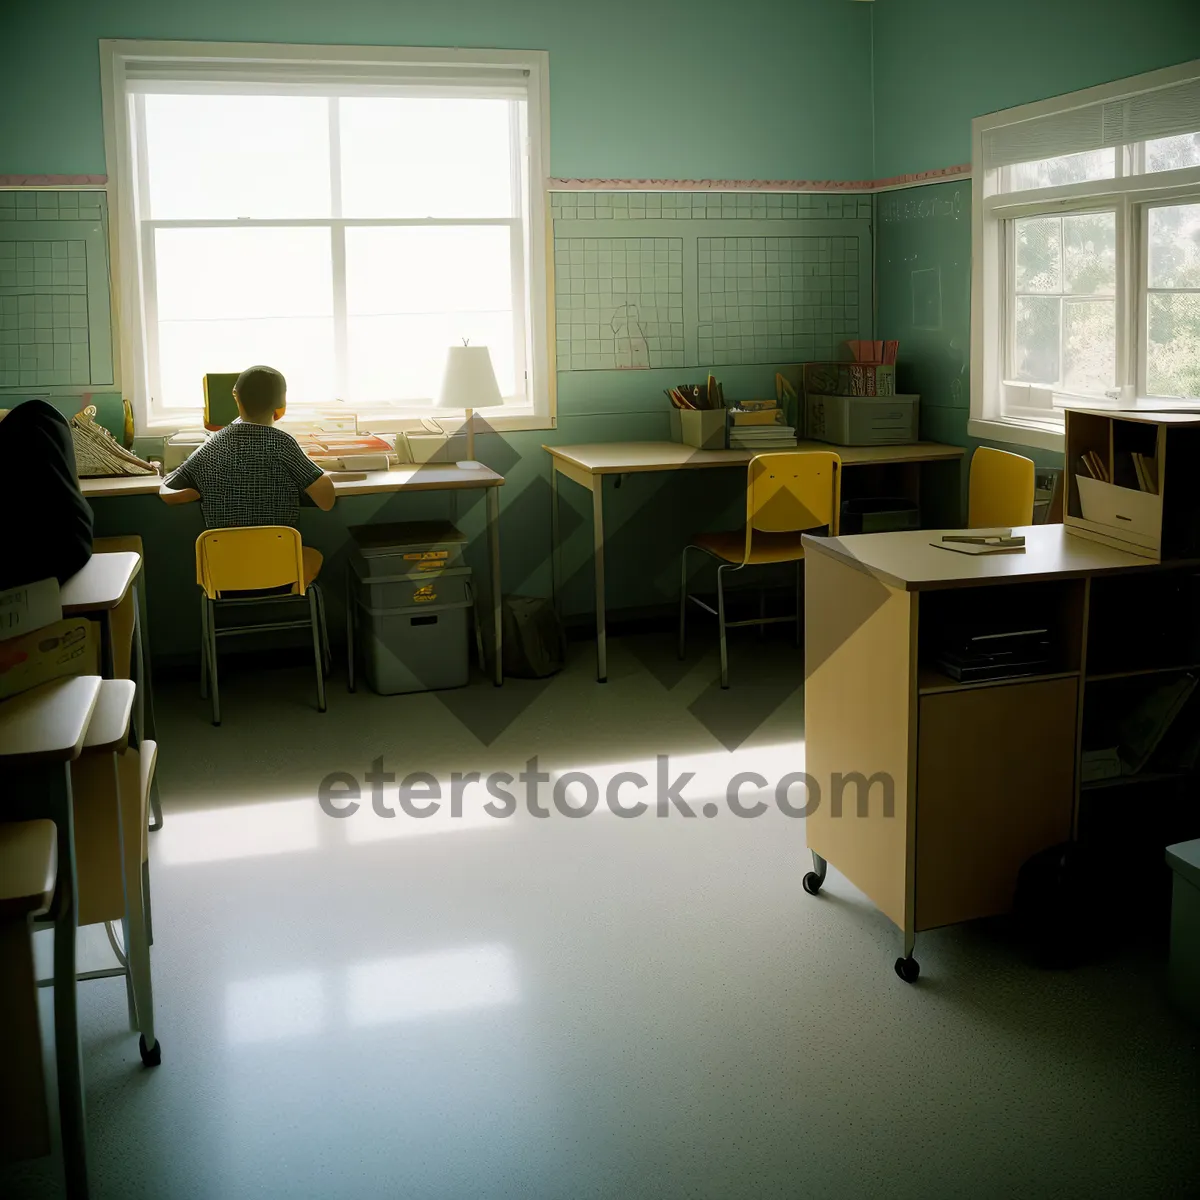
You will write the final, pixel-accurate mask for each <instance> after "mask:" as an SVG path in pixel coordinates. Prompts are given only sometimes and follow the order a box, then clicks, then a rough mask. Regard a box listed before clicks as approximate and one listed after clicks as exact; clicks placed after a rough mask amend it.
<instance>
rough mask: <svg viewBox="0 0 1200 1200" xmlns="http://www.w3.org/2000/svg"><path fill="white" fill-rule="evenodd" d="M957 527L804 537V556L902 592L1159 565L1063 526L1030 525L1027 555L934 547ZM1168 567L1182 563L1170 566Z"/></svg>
mask: <svg viewBox="0 0 1200 1200" xmlns="http://www.w3.org/2000/svg"><path fill="white" fill-rule="evenodd" d="M963 532H966V531H965V530H961V529H958V530H954V529H906V530H903V531H900V532H896V533H861V534H855V535H852V536H849V537H836V538H822V537H813V536H811V535H809V534H805V535H804V551H805V553H806V554H809V555H812V554H823V555H828V556H829V557H831V558H836V559H839V560H841V561H842V562H844V563H848V564H849V565H851V566H854V567H857V568H859V569H860V570H862V571H865V572H867V574H869V575H874V576H875V578H876V579H879V580H880V581H881V582H883V583H886V584H888V585H889V586H890V587H894V588H900V589H902V590H904V591H909V592H915V591H927V590H934V589H939V588H953V587H974V586H979V585H982V584H989V583H1008V582H1011V583H1018V582H1026V583H1028V582H1033V581H1034V580H1038V579H1078V578H1082V577H1084V576H1088V575H1098V574H1104V573H1106V572H1112V571H1132V570H1139V569H1141V570H1144V569H1147V568H1155V567H1157V566H1158V565H1159V564H1157V563H1155V562H1153V561H1151V560H1150V559H1147V558H1139V557H1138V556H1137V555H1136V554H1129V553H1128V552H1127V551H1124V550H1117V549H1115V548H1114V547H1112V546H1106V545H1104V544H1103V543H1101V542H1093V541H1090V540H1088V539H1087V538H1081V537H1077V536H1075V535H1074V534H1071V533H1069V532H1068V531H1067V527H1066V526H1065V525H1027V526H1025V527H1024V528H1019V529H1014V530H1013V533H1016V534H1023V535H1024V536H1025V550H1024V552H1023V553H1010V554H979V555H974V554H960V553H958V552H957V551H954V550H943V549H942V548H941V547H939V546H934V545H931V544H930V543H932V542H935V541H937V540H938V539H939V538H941V536H942V534H943V533H963ZM1165 565H1168V566H1179V565H1183V564H1179V563H1169V564H1165Z"/></svg>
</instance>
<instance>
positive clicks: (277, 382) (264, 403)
mask: <svg viewBox="0 0 1200 1200" xmlns="http://www.w3.org/2000/svg"><path fill="white" fill-rule="evenodd" d="M233 394H234V395H235V396H236V397H237V398H238V400H239V401H240V403H241V405H242V407H243V408H244V409H245V410H246V415H247V416H249V417H265V416H266V415H267V414H268V413H271V412H274V411H275V409H277V408H281V407H282V406H283V399H284V396H285V395H286V394H287V380H286V379H284V377H283V376H282V375H281V374H280V372H278V371H277V370H275V368H274V367H261V366H260V367H247V368H246V369H245V370H244V371H243V372H242V373H241V374H240V375H239V376H238V377H237V383H235V384H234V385H233Z"/></svg>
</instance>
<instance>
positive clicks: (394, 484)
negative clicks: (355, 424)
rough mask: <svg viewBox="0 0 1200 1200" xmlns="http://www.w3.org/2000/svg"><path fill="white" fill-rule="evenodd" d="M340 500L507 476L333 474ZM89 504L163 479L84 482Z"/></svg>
mask: <svg viewBox="0 0 1200 1200" xmlns="http://www.w3.org/2000/svg"><path fill="white" fill-rule="evenodd" d="M330 475H331V476H332V477H333V490H334V492H335V493H336V494H337V495H339V496H375V495H382V494H383V493H385V492H434V491H445V490H448V489H459V488H487V487H499V486H500V485H501V484H502V483H503V482H504V476H503V475H498V474H497V473H496V472H495V471H493V470H492V469H491V468H490V467H478V468H475V469H473V470H465V469H464V468H462V467H459V466H456V465H455V464H454V463H419V464H418V463H405V464H402V465H400V466H398V467H393V468H392V470H390V471H331V472H330ZM79 486H80V489H81V490H82V492H83V494H84V496H86V497H87V498H88V499H89V500H98V499H103V498H104V497H106V496H157V495H158V489H159V488H160V487H161V486H162V476H160V475H129V476H125V477H123V478H119V479H81V480H80V481H79Z"/></svg>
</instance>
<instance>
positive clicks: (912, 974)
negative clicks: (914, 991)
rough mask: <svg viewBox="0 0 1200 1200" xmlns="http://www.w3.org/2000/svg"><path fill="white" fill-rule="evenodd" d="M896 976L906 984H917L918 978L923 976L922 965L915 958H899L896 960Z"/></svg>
mask: <svg viewBox="0 0 1200 1200" xmlns="http://www.w3.org/2000/svg"><path fill="white" fill-rule="evenodd" d="M896 974H897V975H899V976H900V978H901V979H903V980H904V982H905V983H916V982H917V976H918V975H920V974H921V964H920V963H919V962H917V960H916V959H915V958H898V959H896Z"/></svg>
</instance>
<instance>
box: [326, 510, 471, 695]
mask: <svg viewBox="0 0 1200 1200" xmlns="http://www.w3.org/2000/svg"><path fill="white" fill-rule="evenodd" d="M350 535H351V537H352V539H353V542H354V553H353V555H352V556H351V559H350V569H349V571H348V572H347V574H346V584H347V588H346V591H347V596H346V618H347V641H348V643H349V646H350V661H351V673H350V683H351V690H353V686H354V670H353V668H354V664H355V663H356V662H361V663H362V665H363V668H364V673H365V674H366V677H367V683H368V684H370V686H371V688H372V689H373V690H374V691H376V692H379V693H380V694H381V695H384V696H392V695H397V694H400V693H403V692H424V691H431V690H434V689H437V688H452V687H462V686H464V685H465V684H466V683H467V681H468V678H469V674H470V659H469V642H468V635H469V627H470V625H469V623H470V619H471V610H472V608H473V605H474V599H473V594H472V591H471V568H470V567H467V566H463V565H462V563H463V555H464V551H465V549H466V545H467V541H466V538H465V537H464V536H463V535H462V533H460V532H459V531H458V530H457V529H456V528H455V527H454V526H453V525H452V524H450V523H449V522H448V521H421V522H417V521H408V522H403V523H398V524H392V525H361V526H357V527H356V528H353V529H351V530H350Z"/></svg>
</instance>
